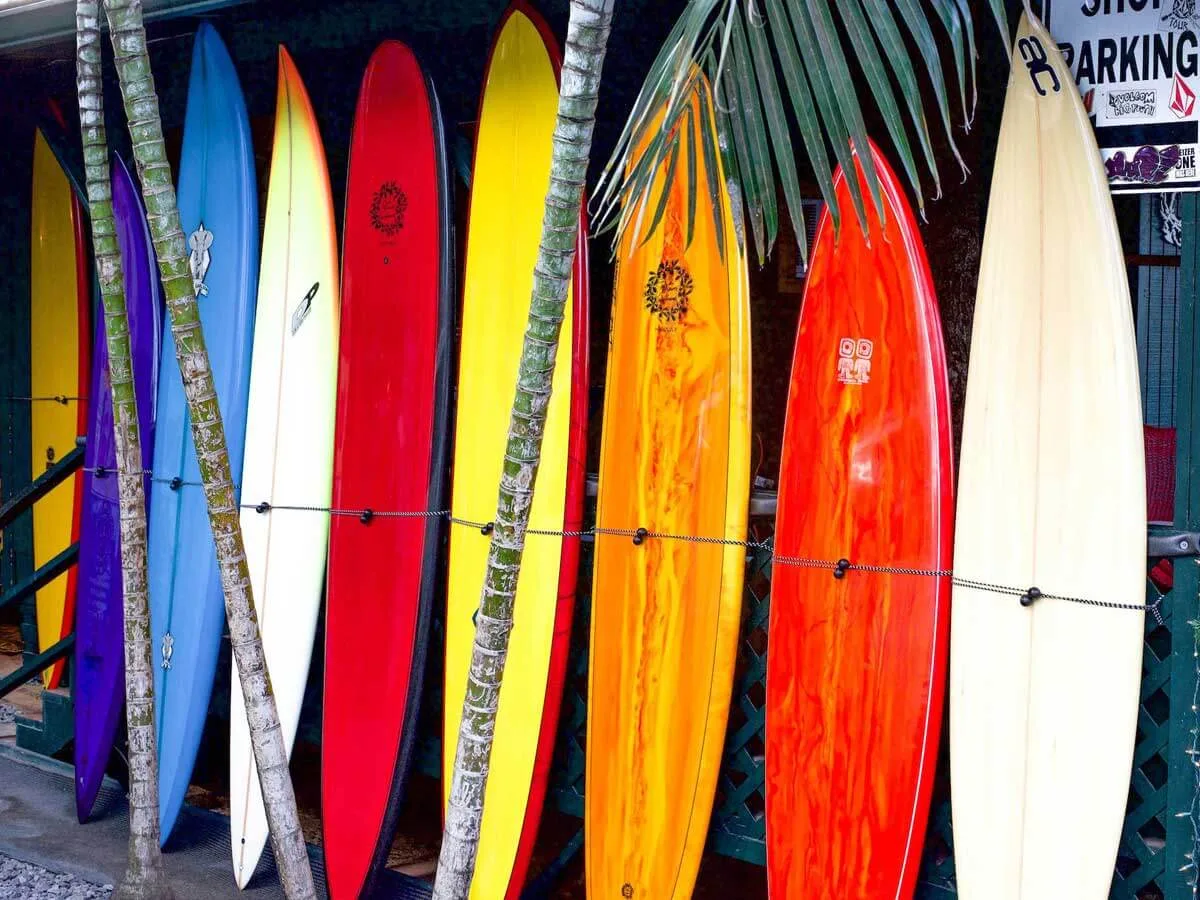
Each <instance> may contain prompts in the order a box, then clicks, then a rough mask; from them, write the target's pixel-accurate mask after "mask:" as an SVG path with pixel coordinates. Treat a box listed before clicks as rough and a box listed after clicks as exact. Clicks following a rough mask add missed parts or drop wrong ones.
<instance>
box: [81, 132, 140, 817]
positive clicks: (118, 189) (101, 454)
mask: <svg viewBox="0 0 1200 900" xmlns="http://www.w3.org/2000/svg"><path fill="white" fill-rule="evenodd" d="M112 193H113V215H114V217H115V218H116V223H117V242H118V244H119V245H120V247H121V261H122V264H123V266H124V270H125V303H126V306H127V308H128V310H129V342H130V351H131V353H132V355H133V377H134V387H135V391H136V394H137V409H138V424H139V426H140V431H141V436H142V468H144V469H149V468H150V461H151V459H152V458H153V455H154V406H155V402H154V401H155V396H154V395H155V390H156V385H157V384H158V362H159V359H158V357H159V344H160V338H161V336H162V324H161V323H162V291H161V288H160V287H159V280H158V268H157V265H156V263H155V258H154V248H153V247H152V245H151V243H150V231H149V228H148V227H147V225H146V213H145V210H144V208H143V206H142V198H141V196H140V195H139V193H138V188H137V185H136V184H135V183H134V181H133V178H132V177H130V174H129V170H128V169H127V168H126V167H125V164H124V163H123V162H122V161H121V159H120V157H117V156H114V157H113V165H112ZM96 323H97V324H96V336H95V350H94V352H93V354H92V359H93V364H92V381H91V398H90V405H89V406H88V410H89V413H90V420H89V422H88V432H87V446H86V448H85V450H84V467H85V471H84V475H83V514H82V519H81V521H80V526H79V598H78V601H77V606H76V620H75V671H74V672H73V673H72V675H71V677H72V679H73V680H74V685H75V686H74V692H73V693H74V701H75V811H76V813H77V815H78V816H79V821H80V822H84V821H86V820H87V818H88V817H89V816H90V815H91V812H92V806H93V804H94V803H95V802H96V795H97V794H98V793H99V791H100V783H101V781H103V779H104V769H105V766H106V765H107V764H108V758H109V754H110V753H111V752H112V746H113V741H114V740H115V739H116V734H117V725H118V723H119V721H120V715H121V710H122V708H123V707H124V704H125V655H124V653H125V639H124V622H123V615H122V600H123V596H124V591H123V590H122V584H121V533H120V518H119V514H120V510H119V507H118V503H117V478H116V474H115V472H116V467H117V451H116V443H115V439H114V436H113V409H112V394H111V393H110V391H109V373H108V345H107V343H106V342H105V334H104V317H103V315H100V316H97V318H96ZM101 467H102V468H103V469H104V470H107V471H106V472H105V473H104V474H100V473H99V472H97V471H96V469H98V468H101ZM149 487H150V480H149V478H147V479H146V488H147V493H149Z"/></svg>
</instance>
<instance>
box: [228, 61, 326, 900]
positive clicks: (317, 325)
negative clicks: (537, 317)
mask: <svg viewBox="0 0 1200 900" xmlns="http://www.w3.org/2000/svg"><path fill="white" fill-rule="evenodd" d="M214 243H215V241H214ZM338 298H339V293H338V269H337V238H336V235H335V232H334V222H333V199H332V196H331V194H330V190H329V170H328V169H327V167H326V165H325V151H324V148H323V147H322V145H321V135H320V133H319V132H318V130H317V121H316V117H315V116H314V114H313V109H312V104H311V103H310V102H309V99H308V94H307V93H306V92H305V90H304V84H303V83H302V82H301V80H300V74H299V72H297V71H296V66H295V64H294V63H293V62H292V58H291V57H290V56H289V55H288V52H287V50H286V49H284V48H283V47H282V46H281V47H280V48H279V88H278V94H277V99H276V107H275V145H274V148H273V150H272V154H271V180H270V184H269V186H268V190H267V210H266V224H265V225H264V228H263V241H262V259H261V262H260V268H259V279H258V301H257V308H256V310H255V318H254V346H253V358H252V361H251V364H250V399H249V403H248V412H247V424H246V448H245V459H244V462H243V465H242V497H241V499H242V505H243V508H242V533H243V535H244V537H245V541H246V557H247V559H248V561H249V566H250V582H251V587H252V590H253V592H254V607H255V612H256V613H257V616H258V627H259V631H260V632H261V634H262V642H263V651H264V653H265V654H266V661H267V670H268V672H269V673H270V676H271V686H272V688H274V691H275V704H276V707H277V708H278V710H279V721H280V724H281V726H282V728H283V736H284V740H285V741H286V743H287V745H288V749H289V752H290V750H291V746H292V742H293V741H294V740H295V738H296V728H297V726H298V725H299V723H300V704H301V701H302V700H303V699H304V685H305V682H306V681H307V679H308V664H309V662H310V660H311V658H312V648H313V640H314V638H315V636H316V629H317V615H318V611H319V609H320V606H321V593H322V590H323V588H324V585H325V556H326V548H327V542H328V538H329V514H328V513H326V512H312V511H307V510H303V509H267V508H266V507H262V506H261V504H264V503H267V504H270V506H271V507H288V506H290V507H318V508H321V509H324V508H327V507H328V506H329V501H330V497H331V491H332V481H333V418H334V405H335V393H336V390H337V352H338V351H337V341H338V303H339V300H338ZM247 506H249V508H247ZM258 508H262V509H263V511H262V512H258V511H257V510H258ZM233 668H234V671H233V676H232V678H233V686H234V687H233V691H232V697H231V702H230V724H229V771H230V776H229V777H230V797H229V805H230V827H231V829H232V832H233V838H232V840H233V868H234V875H235V877H236V878H237V883H238V887H242V888H244V887H245V886H246V884H247V883H248V882H249V881H250V878H251V876H253V874H254V869H255V866H256V865H257V864H258V860H259V857H260V856H261V855H262V851H263V847H264V846H265V845H266V842H267V818H266V812H265V811H264V809H263V802H262V791H261V790H260V788H259V784H258V770H257V769H256V767H255V765H254V758H253V755H252V753H251V750H250V731H249V728H248V726H247V724H246V710H245V705H244V703H243V699H242V692H241V689H240V687H239V681H238V675H237V665H236V663H235V664H234V667H233Z"/></svg>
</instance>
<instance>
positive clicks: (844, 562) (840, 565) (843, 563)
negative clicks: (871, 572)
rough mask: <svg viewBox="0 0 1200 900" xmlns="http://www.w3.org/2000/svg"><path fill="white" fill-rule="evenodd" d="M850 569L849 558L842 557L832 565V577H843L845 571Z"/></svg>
mask: <svg viewBox="0 0 1200 900" xmlns="http://www.w3.org/2000/svg"><path fill="white" fill-rule="evenodd" d="M849 571H850V560H848V559H845V558H842V559H839V560H838V561H837V565H836V566H834V567H833V577H834V578H845V577H846V573H847V572H849Z"/></svg>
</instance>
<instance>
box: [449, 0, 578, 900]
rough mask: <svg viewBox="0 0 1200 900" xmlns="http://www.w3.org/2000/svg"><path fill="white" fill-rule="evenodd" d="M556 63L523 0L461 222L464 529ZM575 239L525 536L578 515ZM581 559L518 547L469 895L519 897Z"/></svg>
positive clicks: (504, 413) (466, 577)
mask: <svg viewBox="0 0 1200 900" xmlns="http://www.w3.org/2000/svg"><path fill="white" fill-rule="evenodd" d="M559 65H560V57H559V53H558V49H557V46H556V44H555V41H554V37H553V35H552V34H551V33H550V30H549V27H548V26H547V25H546V23H545V21H544V20H543V19H542V18H541V17H540V16H539V15H538V14H537V13H536V12H534V10H533V9H532V8H531V7H529V6H528V5H526V4H524V3H517V4H514V5H513V6H511V7H509V9H508V11H507V12H506V13H505V14H504V17H503V19H502V20H501V23H500V26H499V29H498V32H497V35H496V38H495V42H494V44H493V45H492V50H491V55H490V58H489V60H488V64H487V69H486V75H485V79H484V90H483V96H482V98H481V100H480V109H479V126H478V131H477V133H476V143H475V169H474V174H473V180H472V184H471V202H470V211H469V218H468V232H467V251H466V253H467V258H466V268H465V276H464V277H465V285H464V298H463V320H462V339H461V345H460V363H459V380H458V405H457V421H456V426H455V428H456V431H455V442H454V446H455V450H454V476H453V488H452V500H451V508H452V510H453V511H454V514H455V516H457V517H459V518H463V519H468V520H471V521H477V522H490V521H492V520H493V519H494V518H495V516H496V499H497V493H498V488H499V485H500V470H501V464H502V462H503V459H504V450H505V438H506V435H507V433H508V425H509V413H510V411H511V409H512V401H513V393H514V389H515V387H516V381H517V365H518V362H519V360H520V356H521V345H522V340H523V335H524V332H525V325H526V321H527V319H528V315H529V301H530V297H531V294H532V290H533V268H534V262H535V260H536V258H537V246H538V242H539V240H540V238H541V233H542V214H543V212H544V210H545V199H546V189H547V186H548V184H549V177H550V155H551V150H552V135H553V132H554V122H555V116H556V112H557V109H558V82H557V72H558V68H559ZM580 234H581V237H580V241H579V243H578V245H577V247H576V262H575V271H574V277H573V279H572V289H571V292H570V296H569V298H568V301H567V308H566V314H565V319H564V321H563V326H562V329H563V330H562V340H561V342H560V343H559V347H558V354H557V356H556V359H555V374H554V391H553V394H552V396H551V399H550V405H549V410H548V412H547V421H546V431H545V437H544V441H543V445H542V461H541V468H540V470H539V472H538V480H537V490H536V493H535V496H534V501H533V507H532V510H531V512H530V520H529V525H530V528H533V529H545V530H551V531H554V530H569V529H571V528H574V527H576V526H577V524H578V523H579V521H580V520H581V518H582V506H583V490H584V473H583V464H584V457H585V446H586V427H587V416H586V403H587V398H586V395H587V309H588V307H587V282H586V273H587V259H586V256H587V253H586V250H587V247H586V242H585V240H584V237H583V229H582V228H581V232H580ZM489 542H490V538H489V537H488V536H487V535H484V534H481V533H480V531H479V529H472V528H468V527H464V526H455V527H454V528H452V529H451V533H450V572H449V585H448V597H447V614H446V683H445V714H444V719H443V723H444V731H443V734H444V743H445V749H444V753H443V774H444V777H443V794H444V799H445V797H446V796H448V793H449V787H450V783H451V780H452V773H453V769H454V756H455V751H456V748H457V746H458V731H459V724H460V719H461V715H462V704H463V696H464V694H465V692H466V683H467V673H468V670H469V668H470V660H471V651H472V645H473V642H474V638H475V625H474V614H475V611H476V610H477V609H478V607H479V597H480V590H481V588H482V586H483V576H484V572H485V571H486V568H487V553H488V546H489ZM578 552H579V551H578V539H567V540H564V539H563V538H561V537H558V536H555V535H535V534H530V535H528V536H527V537H526V541H525V555H524V561H523V564H522V568H521V577H520V583H519V585H518V587H517V598H516V607H515V617H516V618H515V624H514V627H513V632H512V639H511V642H510V644H509V650H508V662H507V665H506V668H505V672H504V686H503V688H502V690H501V694H500V707H499V712H498V714H497V717H496V730H495V740H494V743H493V746H492V753H491V764H490V771H489V776H488V784H487V790H486V794H485V798H484V812H483V825H482V833H481V837H480V843H479V855H478V858H477V861H476V868H475V879H474V882H473V884H472V887H471V896H472V897H473V898H475V900H488V898H501V897H506V898H515V897H516V896H517V895H518V893H519V891H520V889H521V887H522V885H523V883H524V880H525V873H526V870H527V868H528V864H529V856H530V853H531V852H532V845H533V841H534V838H535V837H536V835H537V826H538V822H539V819H540V815H541V808H542V801H543V799H544V795H545V787H546V780H547V778H546V773H547V771H548V768H549V765H550V760H551V757H552V755H553V745H554V741H553V736H554V732H555V729H556V725H557V721H558V708H559V703H560V701H561V697H562V683H563V680H564V678H565V668H566V655H567V652H568V649H569V639H570V622H571V615H572V612H573V607H574V602H575V583H576V578H577V565H576V563H577V561H578Z"/></svg>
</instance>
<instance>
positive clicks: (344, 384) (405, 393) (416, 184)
mask: <svg viewBox="0 0 1200 900" xmlns="http://www.w3.org/2000/svg"><path fill="white" fill-rule="evenodd" d="M449 192H450V187H449V183H448V175H447V168H446V152H445V144H444V137H443V132H442V118H441V112H440V110H439V108H438V101H437V95H436V93H435V92H434V89H433V84H432V83H431V82H430V81H429V79H428V77H427V76H426V75H425V74H424V73H423V72H422V70H421V67H420V64H419V63H418V62H417V60H416V58H415V57H414V56H413V54H412V51H411V50H409V49H408V48H407V47H406V46H404V45H403V44H401V43H398V42H396V41H386V42H384V43H383V44H381V45H380V46H379V48H378V49H377V50H376V51H375V53H374V55H373V56H372V57H371V60H370V63H369V64H368V66H367V71H366V74H365V75H364V76H363V82H362V88H361V90H360V93H359V98H358V107H357V110H356V112H355V118H354V131H353V135H352V137H351V145H350V171H349V176H348V181H347V188H346V212H345V227H344V236H343V251H342V311H341V339H340V345H339V361H338V395H337V422H336V426H335V431H334V480H333V506H334V508H335V509H340V510H347V509H350V510H371V511H372V512H371V513H366V514H363V515H361V516H358V515H353V516H347V515H335V516H334V517H333V519H332V522H331V525H330V535H329V583H328V589H327V599H326V625H325V628H326V632H325V698H324V721H323V726H322V730H323V734H322V758H321V796H322V809H323V831H324V847H325V871H326V877H327V879H328V884H329V887H330V892H331V895H332V896H333V897H335V898H337V897H358V896H359V895H360V894H363V895H365V894H367V893H369V891H370V889H371V886H372V882H373V881H374V879H375V877H376V876H377V874H378V872H379V870H380V869H381V867H382V866H383V864H384V862H385V860H386V858H387V851H388V847H389V846H390V844H391V840H392V833H393V831H394V830H395V824H396V818H397V816H398V814H399V811H400V802H401V799H402V794H403V789H404V782H405V779H406V776H407V773H408V769H409V766H410V764H411V760H412V755H413V746H414V739H415V736H416V735H415V732H416V721H417V710H418V705H419V700H420V695H421V680H422V672H423V670H424V667H425V653H426V645H427V643H428V637H429V621H430V616H431V612H432V608H433V600H434V595H435V591H436V589H437V587H438V571H439V569H438V567H439V554H440V552H441V549H442V544H443V528H444V522H443V520H442V519H441V518H423V517H419V516H416V517H387V516H384V515H382V513H383V512H384V511H407V512H420V511H423V510H441V509H445V508H446V503H447V502H448V501H447V497H446V450H447V446H448V438H449V433H450V429H449V401H450V377H451V371H452V368H451V363H452V360H451V346H452V340H453V336H454V292H453V260H452V255H451V248H450V221H451V220H450V206H449V203H450V200H449ZM297 452H303V448H297ZM376 512H378V513H380V514H379V515H376V514H374V513H376Z"/></svg>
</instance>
